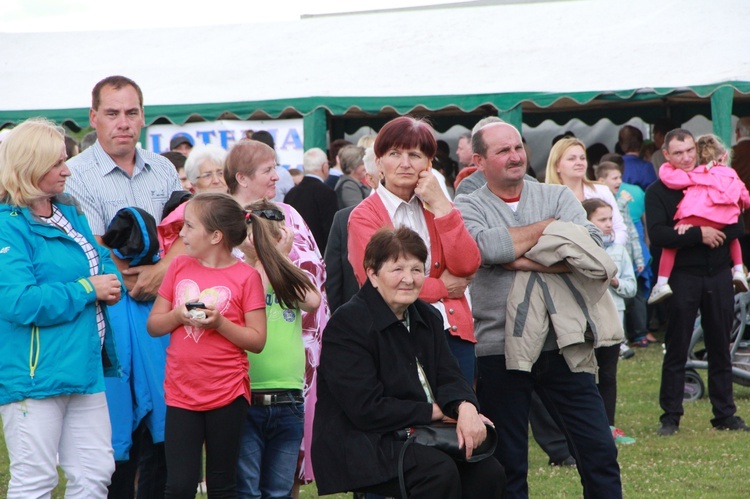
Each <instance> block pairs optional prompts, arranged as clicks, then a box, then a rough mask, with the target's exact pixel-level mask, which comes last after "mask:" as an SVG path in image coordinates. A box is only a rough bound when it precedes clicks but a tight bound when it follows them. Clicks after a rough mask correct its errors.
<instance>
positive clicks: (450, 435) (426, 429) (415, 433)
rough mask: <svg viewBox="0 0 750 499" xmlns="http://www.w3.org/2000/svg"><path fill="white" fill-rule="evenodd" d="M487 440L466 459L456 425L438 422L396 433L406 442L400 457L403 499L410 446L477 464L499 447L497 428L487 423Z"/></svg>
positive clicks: (400, 483) (400, 479)
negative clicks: (416, 445) (405, 456)
mask: <svg viewBox="0 0 750 499" xmlns="http://www.w3.org/2000/svg"><path fill="white" fill-rule="evenodd" d="M484 426H485V427H486V428H487V438H485V439H484V441H483V442H482V444H481V445H480V446H479V447H477V448H476V449H474V452H472V454H471V457H470V458H469V459H466V449H462V448H459V446H458V435H457V434H456V423H451V422H445V421H436V422H434V423H432V424H429V425H419V426H413V427H411V428H405V429H403V430H399V431H397V432H396V439H398V440H406V442H404V446H403V447H402V448H401V452H400V454H399V456H398V481H399V485H400V486H401V497H403V498H404V499H406V497H407V495H406V484H405V483H404V454H405V453H406V448H407V447H409V445H410V444H412V443H416V444H419V445H424V446H427V447H434V448H436V449H439V450H441V451H443V452H445V453H446V454H448V455H449V456H450V457H452V458H453V459H454V460H456V461H461V462H466V463H476V462H478V461H481V460H483V459H486V458H488V457H490V456H491V455H492V454H493V453H494V452H495V447H497V433H496V432H495V428H494V427H493V426H492V425H490V424H487V423H485V424H484Z"/></svg>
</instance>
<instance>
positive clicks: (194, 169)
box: [185, 144, 227, 194]
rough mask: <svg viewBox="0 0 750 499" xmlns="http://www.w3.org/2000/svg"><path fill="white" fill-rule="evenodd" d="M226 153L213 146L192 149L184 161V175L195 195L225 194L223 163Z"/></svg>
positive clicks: (220, 148) (225, 184)
mask: <svg viewBox="0 0 750 499" xmlns="http://www.w3.org/2000/svg"><path fill="white" fill-rule="evenodd" d="M226 158H227V151H226V150H225V149H224V148H222V147H219V146H217V145H214V144H207V145H204V146H196V147H193V149H192V151H190V155H188V158H187V161H185V175H187V178H188V180H189V181H190V183H191V184H193V189H194V190H195V193H196V194H200V193H202V192H227V183H226V181H225V180H224V161H226Z"/></svg>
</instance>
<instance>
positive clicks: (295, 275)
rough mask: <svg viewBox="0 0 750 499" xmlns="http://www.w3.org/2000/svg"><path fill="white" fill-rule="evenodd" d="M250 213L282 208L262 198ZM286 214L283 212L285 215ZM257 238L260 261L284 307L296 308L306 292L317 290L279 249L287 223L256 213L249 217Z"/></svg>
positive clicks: (250, 207) (253, 232)
mask: <svg viewBox="0 0 750 499" xmlns="http://www.w3.org/2000/svg"><path fill="white" fill-rule="evenodd" d="M245 209H246V210H248V211H249V212H250V213H252V212H253V211H256V212H257V211H260V210H277V211H280V208H279V207H278V206H277V205H275V204H274V203H272V202H271V201H269V200H267V199H261V200H260V201H256V202H255V203H253V204H250V205H248V206H245ZM281 213H283V212H281ZM248 220H249V222H250V226H251V229H250V230H252V235H253V243H254V246H255V252H256V253H257V255H258V260H260V263H261V264H262V265H263V269H264V270H265V271H266V276H268V281H269V282H270V283H271V287H272V288H273V290H274V292H275V293H276V297H277V298H278V299H279V303H280V304H281V306H282V307H284V308H295V307H297V303H298V302H300V301H303V300H304V298H305V294H306V291H307V290H308V289H309V290H311V291H316V288H315V286H314V285H313V283H312V282H310V279H309V278H308V276H307V274H306V273H305V272H304V271H302V270H301V269H299V268H297V267H295V266H294V265H293V264H292V262H291V261H290V260H289V258H287V257H286V255H282V254H281V253H280V252H279V250H278V249H277V248H276V241H277V240H278V239H279V237H281V231H280V230H279V226H280V224H283V223H284V222H283V221H274V220H268V219H267V218H264V217H263V216H262V215H258V214H255V213H253V214H252V215H250V217H249V219H248Z"/></svg>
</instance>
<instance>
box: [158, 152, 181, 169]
mask: <svg viewBox="0 0 750 499" xmlns="http://www.w3.org/2000/svg"><path fill="white" fill-rule="evenodd" d="M161 155H162V156H164V157H165V158H167V159H168V160H169V161H170V162H171V163H172V164H173V165H174V168H175V170H177V171H180V168H185V161H186V160H187V157H186V156H185V155H184V154H182V153H181V152H177V151H167V152H163V153H161Z"/></svg>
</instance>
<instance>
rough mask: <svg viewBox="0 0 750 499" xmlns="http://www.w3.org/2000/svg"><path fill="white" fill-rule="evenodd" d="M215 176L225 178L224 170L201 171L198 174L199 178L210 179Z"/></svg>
mask: <svg viewBox="0 0 750 499" xmlns="http://www.w3.org/2000/svg"><path fill="white" fill-rule="evenodd" d="M214 177H216V178H218V179H222V178H224V170H214V171H212V172H206V173H201V174H200V175H198V180H210V179H212V178H214Z"/></svg>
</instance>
